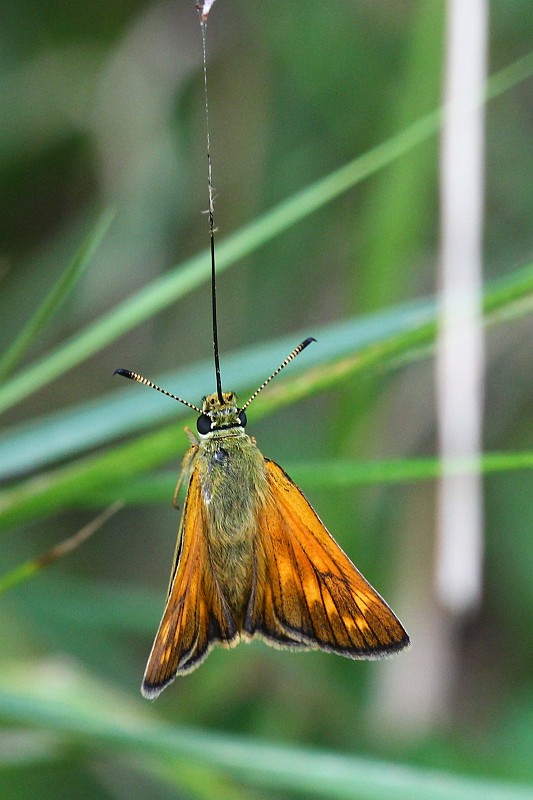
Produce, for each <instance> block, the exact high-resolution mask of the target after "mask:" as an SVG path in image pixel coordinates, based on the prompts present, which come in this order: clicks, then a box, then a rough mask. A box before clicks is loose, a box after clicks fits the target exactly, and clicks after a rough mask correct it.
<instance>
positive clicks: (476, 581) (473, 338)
mask: <svg viewBox="0 0 533 800" xmlns="http://www.w3.org/2000/svg"><path fill="white" fill-rule="evenodd" d="M487 17H488V9H487V3H486V0H449V2H448V21H447V42H446V68H445V69H446V74H445V98H444V99H445V102H444V127H443V135H442V145H441V258H440V269H441V272H440V321H439V334H438V346H437V399H438V434H439V452H440V457H441V459H442V460H443V461H444V462H446V461H447V460H448V459H456V458H468V459H473V460H476V459H477V460H478V461H479V459H480V453H481V450H482V419H483V369H484V352H483V351H484V345H483V329H482V308H481V295H482V236H483V190H484V166H483V158H484V107H483V105H482V104H481V103H480V102H479V98H480V97H481V95H482V92H483V86H484V84H485V79H486V50H487V25H488V22H487ZM482 508H483V495H482V483H481V473H480V471H474V472H470V473H466V472H465V473H464V474H456V475H450V474H443V475H442V477H441V479H440V485H439V496H438V533H437V537H438V539H437V568H436V581H437V595H438V598H439V600H440V602H441V604H442V605H443V606H444V607H445V608H447V609H449V610H450V611H451V612H452V613H454V614H464V613H466V612H468V611H470V610H472V609H474V608H475V607H476V606H477V605H478V604H479V601H480V598H481V587H482V562H483V510H482Z"/></svg>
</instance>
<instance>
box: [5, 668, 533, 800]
mask: <svg viewBox="0 0 533 800" xmlns="http://www.w3.org/2000/svg"><path fill="white" fill-rule="evenodd" d="M66 672H69V674H68V676H67V677H68V680H66V681H62V682H58V681H57V676H56V675H55V670H54V669H53V665H39V670H38V671H36V669H35V667H33V668H32V669H24V668H23V667H21V666H18V667H17V670H16V672H14V674H7V675H6V670H4V672H3V674H2V677H1V680H0V717H2V718H3V719H4V720H7V721H9V722H11V723H15V724H17V725H31V726H32V728H37V729H45V730H47V731H49V732H52V733H54V734H56V735H59V736H62V737H63V740H64V744H65V747H72V744H73V742H76V744H77V745H78V746H79V747H83V748H85V749H87V750H90V751H95V750H96V751H105V752H107V753H109V751H110V750H111V751H112V752H113V753H115V754H123V755H124V754H125V755H131V754H133V755H137V754H141V755H142V756H143V757H151V756H155V757H159V758H162V759H171V760H173V761H174V763H175V766H176V769H177V770H178V773H179V764H180V762H181V761H182V760H186V762H187V763H189V764H194V765H198V766H200V767H201V766H203V765H205V766H206V767H207V768H208V770H209V772H208V774H210V773H211V772H212V771H213V770H214V771H219V772H220V773H221V774H222V775H228V776H231V777H233V778H234V779H237V780H238V781H239V782H241V783H244V784H248V785H252V786H256V787H265V788H268V789H270V790H272V789H277V790H281V791H295V792H298V793H299V794H300V795H301V794H302V793H303V794H304V795H306V796H310V797H322V798H346V799H347V800H348V799H349V800H355V798H357V800H385V799H386V800H390V798H391V797H394V798H395V800H526V798H527V800H529V798H530V797H531V786H526V785H520V784H516V783H504V782H499V781H492V780H488V779H483V778H473V777H469V776H464V775H457V774H452V773H445V772H438V771H432V770H428V769H423V768H420V767H414V766H406V765H400V764H394V763H390V762H385V761H378V760H377V759H376V760H374V759H367V758H363V757H358V756H353V755H345V754H340V753H334V752H325V751H320V750H312V749H308V748H302V747H294V746H290V745H287V744H283V745H282V746H277V745H273V744H266V743H264V742H262V741H260V740H257V739H255V740H254V739H253V738H251V737H246V738H244V737H238V736H230V735H224V734H218V733H213V732H206V731H202V730H200V729H193V728H186V727H180V726H176V725H170V724H168V723H165V722H161V721H157V720H156V719H155V718H154V716H153V715H152V714H151V713H150V709H149V706H147V705H145V706H142V705H141V703H140V701H139V702H133V701H128V699H127V698H125V697H122V696H119V695H118V694H116V693H113V692H111V691H110V690H109V689H107V688H106V687H104V686H102V685H100V684H96V682H94V681H91V680H89V678H88V676H82V675H78V674H75V673H73V672H72V670H70V671H68V670H67V668H66V666H65V665H61V673H62V674H63V675H65V673H66ZM47 675H48V676H50V677H49V678H47Z"/></svg>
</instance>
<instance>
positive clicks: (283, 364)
mask: <svg viewBox="0 0 533 800" xmlns="http://www.w3.org/2000/svg"><path fill="white" fill-rule="evenodd" d="M311 342H316V339H313V337H312V336H309V337H308V338H307V339H305V341H303V342H301V343H300V344H299V345H298V347H295V348H294V350H293V351H292V353H289V355H288V356H287V358H286V359H285V360H284V361H282V362H281V364H280V365H279V367H278V368H277V369H276V370H274V372H273V373H272V375H270V376H269V377H268V378H267V379H266V381H263V383H262V384H261V386H260V387H259V388H258V389H256V390H255V392H254V393H253V395H252V396H251V397H250V398H249V399H248V400H247V401H246V403H245V404H244V405H243V406H242V408H241V409H240V410H241V411H244V409H245V408H248V406H249V405H250V403H251V402H252V400H255V398H256V397H257V395H258V394H259V392H262V391H263V389H264V388H265V386H268V384H269V383H270V381H271V380H272V378H275V377H276V375H277V374H278V373H280V372H281V370H282V369H283V367H286V366H287V364H290V363H291V361H292V360H293V359H294V358H296V356H297V355H299V354H300V353H301V352H302V350H305V348H306V347H307V345H309V344H311Z"/></svg>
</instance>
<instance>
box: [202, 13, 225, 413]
mask: <svg viewBox="0 0 533 800" xmlns="http://www.w3.org/2000/svg"><path fill="white" fill-rule="evenodd" d="M197 9H198V14H199V17H200V27H201V29H202V51H203V58H204V97H205V127H206V141H207V188H208V192H209V208H208V212H207V213H208V215H209V242H210V249H211V309H212V313H213V353H214V356H215V377H216V383H217V395H218V401H219V403H220V404H222V403H224V398H223V397H222V380H221V378H220V360H219V357H218V324H217V286H216V270H215V204H214V200H213V173H212V166H211V137H210V132H209V102H208V96H207V46H206V36H207V14H205V15H203V13H202V7H199V6H197Z"/></svg>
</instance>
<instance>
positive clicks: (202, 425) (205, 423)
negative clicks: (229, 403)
mask: <svg viewBox="0 0 533 800" xmlns="http://www.w3.org/2000/svg"><path fill="white" fill-rule="evenodd" d="M196 428H197V430H198V433H202V434H204V435H205V434H206V433H210V431H211V418H210V417H208V416H207V414H200V416H199V417H198V419H197V420H196Z"/></svg>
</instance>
